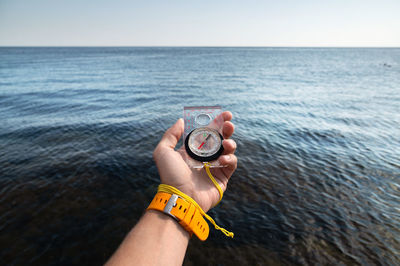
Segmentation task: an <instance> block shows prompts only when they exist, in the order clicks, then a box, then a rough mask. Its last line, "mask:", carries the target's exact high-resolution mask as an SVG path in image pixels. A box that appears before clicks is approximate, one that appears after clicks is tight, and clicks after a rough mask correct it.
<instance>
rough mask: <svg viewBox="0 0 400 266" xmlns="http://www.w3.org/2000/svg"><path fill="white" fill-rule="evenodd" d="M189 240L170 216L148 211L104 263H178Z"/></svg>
mask: <svg viewBox="0 0 400 266" xmlns="http://www.w3.org/2000/svg"><path fill="white" fill-rule="evenodd" d="M189 239H190V236H189V233H188V232H187V231H186V230H185V229H184V228H183V227H182V226H181V225H179V224H178V223H177V222H176V221H175V220H174V219H173V218H172V217H169V216H167V215H166V214H164V213H161V212H159V211H153V210H148V211H146V213H145V214H144V215H143V216H142V218H141V219H140V221H139V222H138V223H137V224H136V226H135V227H134V228H133V229H132V230H131V231H130V232H129V234H128V235H127V236H126V238H125V240H124V241H123V242H122V244H121V246H120V247H119V248H118V250H117V251H116V252H115V254H114V255H113V256H112V257H111V259H110V260H109V261H108V262H107V265H133V264H134V265H182V262H183V259H184V257H185V252H186V248H187V246H188V243H189Z"/></svg>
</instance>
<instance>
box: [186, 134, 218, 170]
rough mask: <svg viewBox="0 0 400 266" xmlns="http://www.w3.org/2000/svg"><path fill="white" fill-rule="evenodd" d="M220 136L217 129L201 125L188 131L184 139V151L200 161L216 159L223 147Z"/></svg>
mask: <svg viewBox="0 0 400 266" xmlns="http://www.w3.org/2000/svg"><path fill="white" fill-rule="evenodd" d="M222 140H223V138H222V136H221V134H219V133H218V131H216V130H214V129H211V128H207V127H201V128H197V129H195V130H193V131H192V132H190V133H189V135H188V136H187V137H186V140H185V148H186V152H187V153H188V154H189V156H190V157H192V158H193V159H195V160H197V161H200V162H209V161H213V160H215V159H217V158H218V157H219V156H220V155H221V153H222V151H223V150H224V148H223V147H222Z"/></svg>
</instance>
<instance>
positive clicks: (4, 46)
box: [0, 45, 400, 48]
mask: <svg viewBox="0 0 400 266" xmlns="http://www.w3.org/2000/svg"><path fill="white" fill-rule="evenodd" d="M69 47H71V48H97V47H98V48H118V47H120V48H163V47H165V48H400V46H303V45H301V46H289V45H288V46H286V45H282V46H280V45H279V46H267V45H266V46H261V45H228V46H223V45H0V48H69Z"/></svg>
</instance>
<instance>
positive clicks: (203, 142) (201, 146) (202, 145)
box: [197, 134, 211, 150]
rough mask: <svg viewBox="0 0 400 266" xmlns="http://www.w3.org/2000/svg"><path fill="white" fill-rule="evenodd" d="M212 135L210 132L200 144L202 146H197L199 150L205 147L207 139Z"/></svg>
mask: <svg viewBox="0 0 400 266" xmlns="http://www.w3.org/2000/svg"><path fill="white" fill-rule="evenodd" d="M210 136H211V135H210V134H208V136H207V137H206V138H205V139H204V141H203V142H202V143H201V144H200V146H199V147H198V148H197V149H198V150H200V149H201V147H203V145H204V143H206V141H207V139H208V138H209V137H210Z"/></svg>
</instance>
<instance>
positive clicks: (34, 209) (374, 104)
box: [0, 47, 400, 265]
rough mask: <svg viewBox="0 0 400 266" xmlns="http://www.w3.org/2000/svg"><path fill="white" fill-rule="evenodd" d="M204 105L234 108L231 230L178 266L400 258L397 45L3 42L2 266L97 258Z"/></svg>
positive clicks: (148, 192) (137, 208)
mask: <svg viewBox="0 0 400 266" xmlns="http://www.w3.org/2000/svg"><path fill="white" fill-rule="evenodd" d="M203 105H213V106H214V105H219V106H221V107H222V109H223V110H229V111H231V112H232V114H233V119H232V122H233V123H234V125H235V133H234V134H233V136H232V139H234V140H235V141H236V143H237V151H236V155H237V157H238V167H237V170H236V172H235V173H234V174H233V176H232V178H231V180H230V182H229V185H228V189H227V191H226V193H225V195H224V199H223V200H222V202H221V203H220V204H219V205H218V206H217V207H215V208H214V209H212V210H210V211H209V214H210V216H212V217H213V218H214V219H215V220H216V222H217V224H218V225H220V226H222V227H224V228H226V229H227V230H230V231H233V232H234V233H235V237H234V238H233V239H231V238H227V237H225V236H224V235H223V234H222V233H221V232H219V231H216V230H214V229H213V228H212V226H211V232H210V236H209V238H208V240H207V241H205V242H201V241H199V240H198V239H196V238H195V237H193V238H192V240H191V241H190V244H189V247H188V250H187V253H186V257H185V259H184V263H183V264H184V265H399V264H400V48H284V47H266V48H261V47H257V48H255V47H253V48H248V47H1V48H0V121H1V123H0V262H1V264H2V265H101V264H104V263H105V262H106V261H107V260H108V259H109V257H110V256H111V255H112V254H113V252H114V251H115V250H116V249H117V248H118V246H119V244H120V243H121V242H122V240H123V239H124V237H125V236H126V234H127V233H128V232H129V231H130V229H131V228H132V227H133V226H134V225H135V224H136V222H137V221H138V220H139V218H140V217H141V216H142V214H143V213H144V210H145V208H146V207H147V206H148V204H149V203H150V201H151V199H152V198H153V196H154V194H155V192H156V190H157V186H158V184H159V182H160V180H159V175H158V172H157V168H156V166H155V164H154V161H153V159H152V152H153V150H154V148H155V147H156V145H157V143H158V142H159V141H160V139H161V137H162V135H163V133H164V132H165V130H166V129H168V128H169V127H170V126H171V125H172V124H173V123H174V122H175V121H176V120H177V119H178V118H180V117H182V116H183V107H184V106H203ZM180 145H181V142H180Z"/></svg>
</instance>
